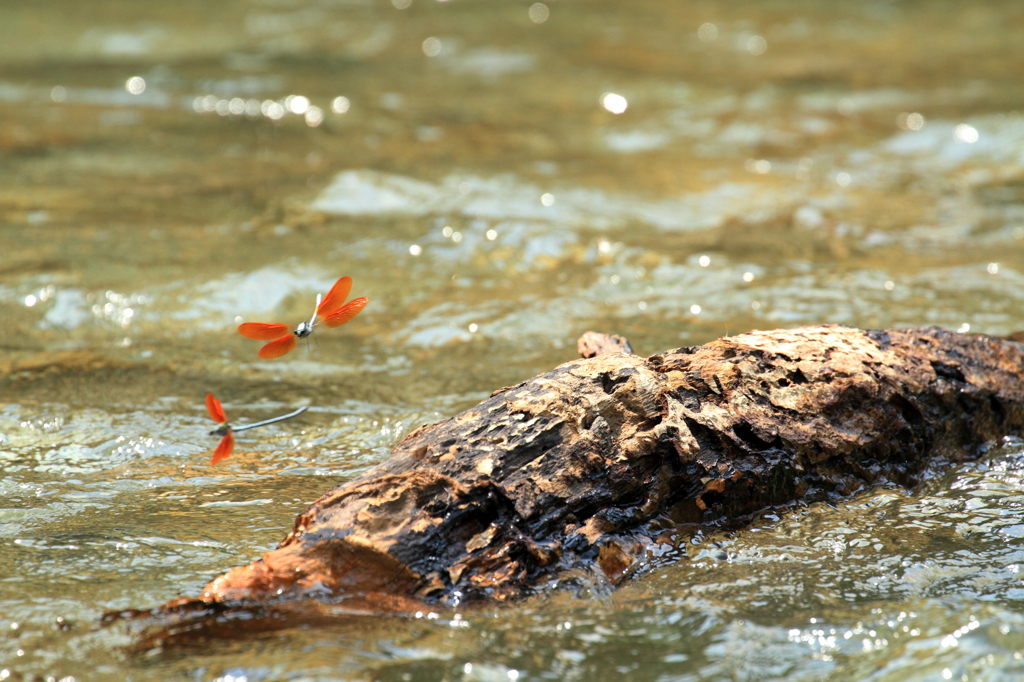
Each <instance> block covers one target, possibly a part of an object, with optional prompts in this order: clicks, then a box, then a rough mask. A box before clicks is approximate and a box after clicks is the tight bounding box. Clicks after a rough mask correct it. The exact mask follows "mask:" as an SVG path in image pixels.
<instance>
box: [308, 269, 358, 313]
mask: <svg viewBox="0 0 1024 682" xmlns="http://www.w3.org/2000/svg"><path fill="white" fill-rule="evenodd" d="M350 291H352V278H351V277H342V278H341V279H339V280H338V281H337V282H335V283H334V286H333V287H331V290H330V291H328V292H327V295H326V296H325V297H324V300H322V301H320V305H319V306H317V308H316V314H317V315H319V316H320V317H327V316H328V315H330V314H331V313H333V312H334V311H335V310H337V309H338V308H340V307H341V306H342V304H343V303H345V299H346V298H348V292H350Z"/></svg>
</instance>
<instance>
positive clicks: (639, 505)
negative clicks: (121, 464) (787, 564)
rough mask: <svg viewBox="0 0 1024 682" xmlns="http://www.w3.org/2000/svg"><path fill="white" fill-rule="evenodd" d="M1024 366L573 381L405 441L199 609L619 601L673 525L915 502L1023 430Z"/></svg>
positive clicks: (775, 340) (1004, 347)
mask: <svg viewBox="0 0 1024 682" xmlns="http://www.w3.org/2000/svg"><path fill="white" fill-rule="evenodd" d="M1022 363H1024V345H1021V344H1018V343H1014V342H1012V341H1006V340H999V339H995V338H991V337H985V336H971V335H963V334H956V333H952V332H948V331H945V330H942V329H937V328H930V329H902V330H880V331H863V330H859V329H853V328H848V327H838V326H820V327H808V328H802V329H792V330H778V331H771V332H752V333H749V334H743V335H740V336H733V337H729V338H723V339H719V340H717V341H714V342H712V343H708V344H706V345H704V346H700V347H692V348H680V349H677V350H672V351H668V352H665V353H660V354H657V355H653V356H651V357H649V358H646V359H645V358H641V357H637V356H634V355H628V354H625V353H611V354H601V355H598V356H596V357H594V358H591V359H584V360H577V361H574V362H569V363H566V364H564V365H561V366H560V367H557V368H555V369H553V370H551V371H549V372H546V373H544V374H541V375H539V376H537V377H534V378H533V379H530V380H529V381H526V382H523V383H522V384H519V385H517V386H513V387H510V388H505V389H502V390H500V391H498V392H496V393H494V394H493V395H492V396H491V397H490V398H488V399H487V400H485V401H484V402H482V403H480V404H479V405H477V406H476V407H474V408H472V409H470V410H467V411H466V412H463V413H462V414H459V415H457V416H455V417H452V418H450V419H446V420H444V421H441V422H439V423H437V424H434V425H431V426H424V427H421V428H420V429H417V430H416V431H415V432H413V433H411V434H409V436H408V437H406V438H405V439H404V440H403V441H402V442H401V443H400V444H399V445H398V446H397V447H396V448H395V449H394V452H393V453H392V454H391V457H390V458H389V459H387V460H386V461H385V462H383V463H382V464H381V465H379V466H377V467H376V468H374V469H373V470H371V471H369V472H368V473H366V474H365V475H363V476H360V477H358V478H356V479H353V480H351V481H348V482H346V483H343V484H342V485H339V486H337V487H335V488H334V489H332V490H330V491H328V492H327V493H326V494H325V495H324V496H323V497H321V498H320V499H319V500H317V501H316V502H315V503H313V505H312V506H310V507H309V509H307V510H306V511H305V512H303V513H302V514H301V515H299V517H298V519H297V520H296V523H295V528H294V530H293V531H292V532H291V533H290V534H289V535H288V536H287V537H286V538H285V539H284V541H283V542H282V543H281V544H280V546H279V547H278V548H277V549H275V550H273V551H271V552H268V553H267V554H265V555H264V556H263V558H262V559H260V560H259V561H256V562H254V563H252V564H250V565H248V566H243V567H239V568H235V569H233V570H231V571H229V572H228V573H227V574H225V575H223V576H221V577H219V578H217V579H216V580H214V581H213V582H211V583H210V584H209V585H208V586H207V587H206V588H205V590H204V591H203V593H202V596H201V597H200V599H199V601H198V602H197V601H193V602H190V603H191V604H192V605H193V606H195V605H197V604H199V603H200V602H201V603H202V604H205V605H207V608H208V607H210V606H211V605H216V604H222V605H223V604H243V605H246V604H248V605H260V604H268V603H274V602H280V601H281V600H302V599H309V598H312V599H313V600H316V601H318V602H320V603H324V602H334V603H338V602H339V601H345V600H346V599H349V598H351V599H352V600H353V601H352V602H351V603H352V605H353V607H355V608H356V609H357V610H358V608H365V609H367V610H371V611H372V610H374V609H375V608H377V609H384V610H388V609H390V610H397V611H402V610H408V609H413V610H414V609H415V608H416V605H417V604H420V605H422V604H423V603H424V602H427V603H430V602H436V601H438V600H441V601H443V602H447V603H451V602H452V601H453V600H461V601H466V600H507V599H513V598H517V597H521V596H523V595H524V594H527V593H529V592H530V591H531V590H532V589H534V588H535V587H536V586H538V585H540V584H543V583H544V582H545V581H547V580H549V579H551V578H555V577H558V576H560V575H565V572H566V571H568V570H570V569H584V571H589V572H591V573H593V574H596V575H599V576H603V578H602V579H606V580H608V581H610V582H611V583H617V582H619V581H621V580H622V579H623V578H624V577H625V576H628V575H629V574H630V572H631V570H632V569H633V568H635V567H636V566H638V565H641V564H642V562H643V560H644V558H645V556H647V555H648V554H649V552H650V551H651V550H652V546H653V545H654V544H656V543H658V542H669V541H671V540H672V539H673V536H674V534H676V533H677V532H678V529H679V528H680V525H679V524H721V523H730V522H742V520H743V519H745V518H748V517H749V516H750V515H751V514H753V513H755V512H757V511H759V510H762V509H765V508H766V507H771V506H773V505H784V504H787V503H791V502H794V501H797V500H804V501H811V500H820V499H823V498H829V497H833V496H844V495H849V494H850V493H852V492H854V491H856V490H858V489H861V488H863V487H865V486H869V485H872V484H877V483H882V482H893V483H898V484H901V485H904V486H911V485H913V484H915V483H916V482H917V481H918V480H919V479H920V477H921V475H922V472H923V471H924V469H925V467H926V465H928V464H929V463H930V462H932V461H934V460H935V458H936V457H939V458H945V459H950V458H953V459H959V458H966V457H971V456H973V455H975V454H976V453H977V452H978V451H979V446H980V445H981V444H982V443H984V442H985V441H989V440H992V439H996V438H999V437H1001V436H1003V435H1006V434H1009V433H1012V432H1016V431H1018V430H1020V429H1021V427H1022V426H1024V380H1022V372H1021V367H1022ZM691 527H695V526H691ZM359 605H362V607H360V606H359ZM375 605H376V606H375Z"/></svg>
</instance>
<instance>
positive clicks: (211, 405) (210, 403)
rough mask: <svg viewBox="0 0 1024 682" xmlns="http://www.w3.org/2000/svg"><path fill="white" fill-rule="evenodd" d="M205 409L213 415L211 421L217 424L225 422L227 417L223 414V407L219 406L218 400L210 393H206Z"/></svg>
mask: <svg viewBox="0 0 1024 682" xmlns="http://www.w3.org/2000/svg"><path fill="white" fill-rule="evenodd" d="M206 411H207V412H209V413H210V416H211V417H213V421H215V422H217V423H218V424H226V423H227V421H228V418H227V415H225V414H224V408H223V407H221V406H220V401H219V400H217V399H216V398H214V397H213V394H212V393H207V394H206Z"/></svg>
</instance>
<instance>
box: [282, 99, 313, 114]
mask: <svg viewBox="0 0 1024 682" xmlns="http://www.w3.org/2000/svg"><path fill="white" fill-rule="evenodd" d="M284 106H285V108H286V109H287V110H288V111H290V112H292V113H293V114H298V115H299V116H302V115H303V114H305V113H306V112H307V111H309V98H308V97H304V96H302V95H288V96H287V97H285V99H284Z"/></svg>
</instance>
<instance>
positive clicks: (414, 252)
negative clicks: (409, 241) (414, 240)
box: [409, 244, 423, 256]
mask: <svg viewBox="0 0 1024 682" xmlns="http://www.w3.org/2000/svg"><path fill="white" fill-rule="evenodd" d="M409 253H411V254H412V255H414V256H418V255H420V254H421V253H423V247H422V246H420V245H419V244H413V245H412V246H410V247H409Z"/></svg>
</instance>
